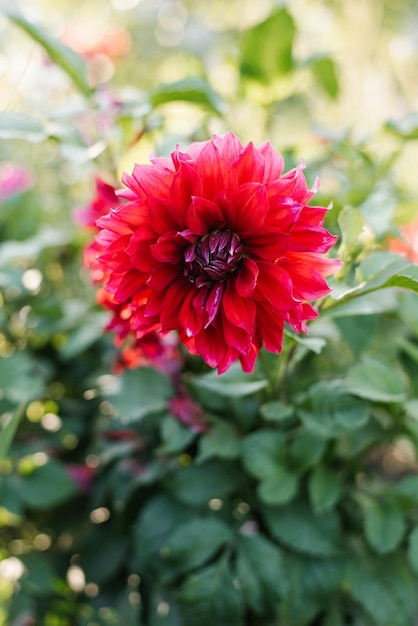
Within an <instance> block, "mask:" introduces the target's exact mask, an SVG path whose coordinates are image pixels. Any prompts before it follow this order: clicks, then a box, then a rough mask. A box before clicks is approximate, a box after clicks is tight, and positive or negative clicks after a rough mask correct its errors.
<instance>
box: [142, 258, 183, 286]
mask: <svg viewBox="0 0 418 626" xmlns="http://www.w3.org/2000/svg"><path fill="white" fill-rule="evenodd" d="M178 276H179V270H178V267H177V266H176V265H170V264H169V263H161V264H159V265H157V267H154V269H153V270H152V273H151V276H150V277H149V278H148V280H147V285H148V286H149V287H151V289H156V290H157V291H160V290H161V289H165V288H166V287H168V285H169V284H170V283H171V282H173V280H175V279H176V278H178Z"/></svg>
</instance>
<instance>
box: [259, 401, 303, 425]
mask: <svg viewBox="0 0 418 626" xmlns="http://www.w3.org/2000/svg"><path fill="white" fill-rule="evenodd" d="M294 412H295V411H294V408H293V407H292V406H291V405H289V404H285V403H284V402H279V400H273V401H272V402H266V403H265V404H262V405H261V406H260V413H261V415H262V417H264V419H265V420H267V421H268V422H284V421H286V420H288V419H289V418H290V417H292V416H293V415H294Z"/></svg>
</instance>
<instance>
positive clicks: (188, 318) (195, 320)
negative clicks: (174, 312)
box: [179, 288, 203, 337]
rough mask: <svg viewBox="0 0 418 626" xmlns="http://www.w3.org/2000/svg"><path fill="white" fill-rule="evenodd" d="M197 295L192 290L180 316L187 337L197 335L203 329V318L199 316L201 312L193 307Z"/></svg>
mask: <svg viewBox="0 0 418 626" xmlns="http://www.w3.org/2000/svg"><path fill="white" fill-rule="evenodd" d="M195 295H196V294H195V290H194V289H193V288H191V289H190V290H189V292H188V293H187V295H186V297H185V298H184V301H183V304H182V305H181V309H180V314H179V321H180V324H181V325H182V327H183V328H184V332H185V333H186V335H187V337H193V336H195V335H197V334H198V333H200V331H201V330H202V328H203V317H202V315H199V312H198V311H197V310H196V309H195V307H194V306H193V298H194V297H195Z"/></svg>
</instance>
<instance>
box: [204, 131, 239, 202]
mask: <svg viewBox="0 0 418 626" xmlns="http://www.w3.org/2000/svg"><path fill="white" fill-rule="evenodd" d="M196 170H197V171H198V173H199V175H200V179H201V181H202V196H203V197H205V198H208V199H209V200H212V199H213V198H214V197H215V196H216V194H218V193H220V192H221V191H225V190H229V189H235V187H236V186H237V178H236V175H235V171H234V170H233V168H231V164H230V163H228V161H227V160H226V159H225V158H224V157H223V156H222V154H221V152H220V151H219V150H218V148H217V147H216V146H215V144H214V143H213V141H209V142H207V143H206V145H205V146H204V147H203V149H202V151H201V152H200V154H199V156H198V157H197V159H196Z"/></svg>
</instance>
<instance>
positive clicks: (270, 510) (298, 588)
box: [0, 0, 418, 626]
mask: <svg viewBox="0 0 418 626" xmlns="http://www.w3.org/2000/svg"><path fill="white" fill-rule="evenodd" d="M20 10H21V13H19V12H18V11H19V9H18V8H16V9H13V11H12V12H11V9H10V7H7V6H5V7H4V11H3V17H2V18H1V21H0V40H1V42H2V49H1V54H0V75H1V81H2V89H1V93H0V103H1V107H0V108H1V111H2V112H3V113H2V115H1V116H0V136H1V138H2V142H1V145H0V172H3V179H2V178H1V177H0V183H1V181H3V187H1V184H0V190H2V191H1V193H2V195H1V194H0V202H1V204H0V241H1V244H0V304H1V307H0V357H1V360H0V414H1V425H2V431H1V439H0V458H1V466H0V467H1V477H0V503H1V507H0V533H1V534H0V536H1V543H0V556H1V558H2V561H1V563H0V602H1V605H0V606H1V609H0V623H1V624H4V625H5V626H12V625H13V626H17V625H23V624H25V625H29V624H45V625H46V626H67V625H70V624H76V625H77V626H87V625H90V626H94V625H96V624H100V625H103V626H105V625H113V624H124V625H125V624H126V626H131V625H132V626H141V625H146V626H156V625H159V624H161V625H163V624H167V625H169V626H182V625H183V624H184V625H185V626H188V625H191V626H194V625H195V624H197V623H199V624H201V626H204V625H205V624H208V625H209V624H219V625H221V624H228V625H229V626H234V625H241V624H254V623H257V625H258V624H259V625H260V626H262V625H263V624H266V625H268V626H273V625H280V626H303V625H305V624H306V625H309V626H319V625H321V626H340V625H348V624H350V625H355V626H412V625H413V624H414V619H415V616H416V611H417V606H416V603H417V593H416V590H417V576H418V526H417V510H418V509H417V502H418V478H417V466H416V448H417V445H418V429H417V421H416V420H417V419H418V403H417V397H416V396H417V367H418V366H417V363H418V344H417V338H418V313H417V311H418V307H417V295H416V292H417V284H418V275H417V271H416V267H415V266H413V265H410V264H409V261H407V260H405V259H403V258H399V257H397V256H393V255H391V254H390V253H389V252H388V251H387V248H388V242H389V241H390V240H391V238H392V237H394V236H400V231H399V228H401V227H402V225H403V224H405V223H408V222H410V221H411V220H412V219H413V217H414V216H415V214H416V208H417V200H416V198H417V191H418V190H417V186H418V182H417V180H418V179H417V177H416V166H415V163H416V159H417V141H416V140H417V138H418V115H417V104H418V82H417V81H416V76H417V74H418V67H417V66H418V54H417V47H418V43H417V42H418V38H417V36H416V33H417V28H418V9H417V7H416V3H414V2H413V0H386V1H385V0H373V1H372V0H371V1H369V2H367V3H365V2H362V1H360V0H354V1H352V2H349V3H341V2H338V1H334V2H333V1H332V0H328V1H326V0H320V1H314V2H311V1H309V2H308V0H296V1H292V2H288V3H286V2H284V3H278V2H273V1H272V0H261V1H259V2H257V3H255V2H250V0H247V1H242V0H240V1H238V0H231V1H228V2H222V1H220V0H219V1H218V0H215V1H213V2H210V3H209V2H204V1H203V0H201V1H199V0H189V1H187V0H184V1H183V2H176V1H169V0H161V1H160V0H152V1H151V0H141V1H138V0H136V1H135V0H112V2H103V1H100V2H99V1H97V2H95V1H94V0H89V2H80V3H77V4H76V6H75V4H74V2H70V1H68V2H67V1H64V0H60V2H59V3H58V5H57V4H56V3H55V4H52V3H51V2H49V1H46V0H44V1H41V0H37V1H36V2H31V3H30V6H29V5H28V6H26V4H25V3H22V5H21V7H20ZM22 15H23V16H24V18H23V19H22V17H21V16H22ZM63 43H65V44H67V45H69V46H72V48H73V49H74V50H76V52H77V53H78V55H75V54H74V53H71V51H69V50H68V48H65V47H63V45H62V44H63ZM227 130H232V131H234V132H235V133H236V134H237V135H238V136H239V137H240V138H241V140H242V141H243V142H247V141H250V140H252V141H254V142H255V143H256V144H259V143H261V142H262V141H264V140H266V139H269V140H270V141H271V142H272V143H273V145H274V146H275V148H276V149H278V150H279V151H280V152H282V153H283V154H284V156H285V158H286V165H287V169H290V167H292V166H293V165H294V164H296V163H298V162H299V161H300V158H301V157H303V158H304V159H305V160H306V162H307V170H306V172H307V178H308V181H310V182H313V180H314V178H315V176H316V175H319V176H320V178H321V189H320V193H319V194H318V195H319V197H317V200H318V203H322V204H327V203H328V202H329V201H333V204H334V208H333V210H332V211H331V212H330V213H329V218H328V219H329V222H328V227H329V228H330V230H331V231H332V232H334V233H336V234H339V235H340V247H339V255H340V256H341V258H342V259H343V260H344V262H345V266H344V269H343V271H342V272H341V274H340V276H339V277H338V280H337V281H336V282H335V291H334V294H333V297H330V298H328V299H327V300H325V301H324V302H322V303H321V315H320V318H319V320H318V321H316V322H314V323H312V324H311V326H310V333H309V335H308V336H307V337H306V338H296V337H294V336H292V335H289V336H288V337H287V343H286V347H285V351H284V353H283V356H282V358H281V359H280V362H278V361H277V359H276V357H274V358H271V357H270V356H269V355H268V354H265V355H264V356H263V359H260V363H259V366H258V367H257V369H256V372H255V374H254V375H252V376H245V375H243V374H241V373H240V372H239V371H237V370H236V369H235V368H233V369H232V370H231V372H230V373H228V374H227V375H225V376H223V377H221V378H218V377H217V376H216V375H214V374H213V373H211V372H208V371H207V369H206V368H205V367H203V366H202V364H201V363H200V361H199V360H198V359H190V358H188V357H187V355H184V359H185V361H184V366H183V382H184V384H185V385H186V387H187V390H188V393H189V394H190V395H191V397H192V398H193V399H194V400H195V401H196V402H197V403H199V405H200V407H201V409H202V410H203V415H204V418H203V419H204V423H205V429H204V431H203V432H201V429H200V428H197V427H196V424H195V425H194V428H190V427H188V426H187V425H185V424H184V423H181V422H180V421H179V420H178V419H176V416H175V415H174V414H173V412H172V411H171V412H170V403H169V401H170V399H171V398H172V397H173V396H175V394H176V393H177V391H176V387H175V385H174V384H173V381H172V380H171V379H170V377H169V376H167V375H166V374H164V373H162V372H160V371H157V370H156V369H155V368H154V367H149V366H147V367H143V368H140V369H137V370H130V369H127V370H125V371H124V373H123V374H120V373H119V374H115V368H114V364H115V362H116V361H117V359H118V351H117V348H116V347H115V346H114V345H113V340H112V337H111V336H110V335H109V334H108V333H104V332H103V326H104V324H105V323H106V319H107V314H106V313H104V312H103V311H102V310H101V309H99V308H98V307H97V306H96V304H95V290H94V288H93V287H92V285H91V280H90V277H89V276H88V275H87V273H86V271H85V270H84V269H83V266H82V251H83V248H84V246H85V245H86V244H87V243H88V242H89V241H90V240H91V236H92V235H91V233H89V232H87V231H86V230H83V229H82V228H81V227H80V226H78V225H76V223H75V222H74V220H73V212H74V209H75V208H77V207H80V206H85V205H87V204H88V203H89V202H90V201H91V199H92V198H93V197H94V193H95V189H94V177H95V175H97V174H99V175H100V176H103V177H104V178H105V179H107V180H108V181H109V182H112V183H113V184H118V183H117V181H118V180H119V178H120V174H121V172H122V171H124V170H128V171H130V170H131V169H132V166H133V164H134V162H136V161H139V162H144V161H145V160H146V158H147V156H148V154H149V153H150V152H151V151H154V152H156V153H157V154H168V153H169V152H170V151H171V150H172V149H173V147H174V145H175V144H176V143H177V142H182V143H183V144H185V145H187V144H188V143H189V142H190V141H192V140H196V139H207V138H208V137H209V136H210V135H211V134H212V133H213V132H217V133H223V132H226V131H227ZM10 163H12V164H13V166H14V167H18V168H23V169H24V170H25V171H26V172H27V175H28V177H29V178H28V181H29V182H28V183H27V184H26V185H25V186H24V188H22V187H20V188H19V187H17V188H16V189H15V191H14V192H13V193H6V191H5V189H6V187H5V185H4V176H5V174H4V172H5V171H6V170H5V168H6V165H8V164H10ZM338 296H341V297H340V299H339V300H337V299H336V298H337V297H338ZM148 365H149V364H148ZM277 367H279V371H278V372H276V371H275V370H276V368H277ZM276 374H277V376H276ZM199 415H200V413H199ZM189 418H190V415H189ZM15 431H16V432H15ZM12 439H13V443H12V445H11V446H10V447H9V444H10V442H11V440H12Z"/></svg>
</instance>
